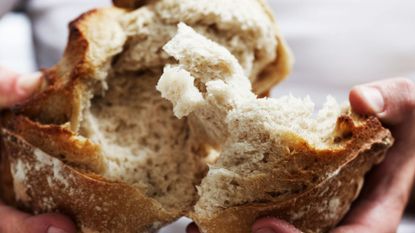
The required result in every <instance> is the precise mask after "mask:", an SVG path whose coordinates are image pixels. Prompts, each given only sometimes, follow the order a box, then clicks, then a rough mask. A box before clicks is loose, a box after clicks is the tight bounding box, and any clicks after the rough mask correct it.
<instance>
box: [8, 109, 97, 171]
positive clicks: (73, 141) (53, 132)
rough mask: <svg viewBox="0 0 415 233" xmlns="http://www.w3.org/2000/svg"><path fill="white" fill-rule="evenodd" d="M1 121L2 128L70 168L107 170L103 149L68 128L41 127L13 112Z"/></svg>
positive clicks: (55, 126)
mask: <svg viewBox="0 0 415 233" xmlns="http://www.w3.org/2000/svg"><path fill="white" fill-rule="evenodd" d="M1 122H2V123H1V125H2V127H3V128H5V129H7V130H8V131H10V132H12V133H14V134H16V135H19V136H20V137H22V138H24V139H25V140H26V141H27V142H29V143H30V144H31V145H33V146H35V147H37V148H42V150H43V151H45V152H46V153H48V154H49V155H51V156H55V157H56V158H58V159H60V160H62V161H63V162H65V163H67V164H69V165H72V166H75V167H78V168H83V169H87V170H90V171H93V172H97V173H100V172H103V171H104V169H105V168H104V161H103V158H102V152H101V148H100V147H99V146H98V145H97V144H95V143H93V142H91V141H90V140H89V139H86V138H83V137H81V136H77V135H75V134H74V133H73V132H72V131H70V130H68V129H65V128H63V127H61V126H57V125H42V124H39V123H36V122H33V121H31V120H29V119H28V118H27V117H24V116H21V115H14V114H11V113H5V114H4V116H3V117H2V119H1ZM52 142H53V143H52Z"/></svg>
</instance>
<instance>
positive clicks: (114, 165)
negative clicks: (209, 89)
mask: <svg viewBox="0 0 415 233" xmlns="http://www.w3.org/2000/svg"><path fill="white" fill-rule="evenodd" d="M140 6H141V7H139V8H138V9H135V10H126V9H121V8H116V7H110V8H106V9H98V10H93V11H90V12H87V13H85V14H83V15H82V16H80V17H79V18H78V19H76V20H75V21H73V22H72V23H71V24H70V26H69V29H70V36H69V41H68V45H67V47H66V50H65V53H64V56H63V57H62V59H61V60H60V61H59V62H58V64H56V65H55V66H54V67H51V68H49V69H47V70H45V71H44V73H43V80H44V83H43V84H42V88H41V90H40V91H39V93H37V94H35V95H34V96H33V98H32V99H30V100H29V101H27V102H26V103H23V104H21V105H20V106H16V107H14V108H13V109H9V110H5V111H3V112H2V113H1V116H0V122H1V123H0V124H1V166H0V167H1V169H2V173H1V174H2V176H1V182H2V185H1V187H2V190H1V191H2V192H1V194H2V197H3V200H5V201H6V202H7V203H9V204H11V205H16V206H18V207H20V208H22V209H25V210H28V211H31V212H33V213H44V212H61V213H63V214H66V215H68V216H70V217H71V218H73V219H74V221H75V222H76V224H77V226H78V228H79V231H80V232H85V233H87V232H103V233H105V232H119V233H122V232H151V231H154V230H156V229H158V228H160V227H161V226H163V225H164V224H166V223H169V222H171V221H174V220H175V219H177V218H179V217H180V216H183V215H186V214H187V213H189V212H190V211H191V210H192V209H193V205H194V203H195V202H196V200H197V191H196V188H195V186H196V185H198V184H199V183H200V181H201V179H202V177H203V176H204V175H205V174H206V172H207V165H206V162H205V160H206V159H207V157H208V154H209V153H210V151H211V148H212V147H214V145H213V144H210V143H208V142H205V141H202V137H201V136H200V137H199V136H196V135H199V134H200V135H204V134H205V132H204V131H203V128H200V127H199V125H198V123H197V122H194V121H193V120H190V119H177V118H176V117H175V116H174V114H173V110H172V109H171V104H170V103H169V102H168V101H167V100H164V99H163V98H162V97H161V96H160V94H159V93H158V92H157V91H156V89H155V86H156V84H157V81H158V79H159V77H160V76H161V74H162V69H163V67H164V65H165V64H168V63H170V62H174V60H173V59H171V58H170V57H169V55H168V54H167V53H165V52H164V51H163V50H162V47H163V45H164V44H165V43H166V42H167V41H169V40H170V39H171V38H172V37H173V36H174V34H175V33H176V31H177V24H178V23H179V22H185V23H187V24H188V25H190V26H192V27H193V28H194V29H195V30H197V31H198V32H199V33H201V34H203V35H204V36H206V37H208V38H210V39H212V40H214V41H216V42H217V43H220V44H222V45H223V46H225V47H226V48H227V49H229V51H231V52H232V53H233V54H234V55H235V56H236V57H237V59H238V62H239V63H241V64H242V67H243V72H244V75H246V76H249V77H250V80H251V81H252V83H253V86H255V88H256V89H255V91H256V92H257V93H258V94H260V93H266V92H267V91H268V90H269V88H270V87H271V86H272V85H273V84H274V83H276V82H278V81H279V80H281V79H283V78H284V77H285V76H286V75H287V73H288V71H289V69H290V65H291V59H290V56H289V52H288V50H287V48H286V47H285V44H284V40H283V39H282V37H281V36H280V34H279V32H278V29H277V27H276V23H275V20H274V17H273V16H272V14H271V13H270V11H269V9H268V8H267V6H266V5H265V4H264V2H263V1H261V0H243V1H232V0H226V1H223V0H213V1H212V0H209V1H198V2H196V1H193V0H159V1H148V2H146V3H145V4H144V2H142V4H140Z"/></svg>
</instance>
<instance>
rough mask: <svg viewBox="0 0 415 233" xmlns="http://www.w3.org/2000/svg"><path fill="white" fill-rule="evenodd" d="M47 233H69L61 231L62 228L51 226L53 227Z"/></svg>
mask: <svg viewBox="0 0 415 233" xmlns="http://www.w3.org/2000/svg"><path fill="white" fill-rule="evenodd" d="M47 233H67V232H66V231H64V230H62V229H60V228H57V227H54V226H51V227H49V228H48V232H47Z"/></svg>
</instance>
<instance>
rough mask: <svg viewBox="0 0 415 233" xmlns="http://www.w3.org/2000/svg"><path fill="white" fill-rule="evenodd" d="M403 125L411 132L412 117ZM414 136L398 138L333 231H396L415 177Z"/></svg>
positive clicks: (412, 126)
mask: <svg viewBox="0 0 415 233" xmlns="http://www.w3.org/2000/svg"><path fill="white" fill-rule="evenodd" d="M405 127H407V130H410V131H411V130H412V132H413V129H415V117H414V118H413V120H410V121H408V124H406V125H405ZM413 140H415V136H414V134H413V133H412V134H408V135H407V141H405V140H402V141H397V144H396V145H395V146H394V147H393V148H392V149H391V150H390V152H388V156H387V157H386V159H385V161H383V163H381V164H380V165H379V166H378V167H377V168H375V169H374V170H373V171H372V172H371V173H370V174H369V175H368V177H367V180H366V182H367V184H366V185H365V186H364V188H363V190H362V195H361V197H359V199H358V200H357V202H356V203H355V204H354V205H353V207H352V209H351V211H350V212H349V213H348V215H347V217H346V218H345V220H344V221H343V223H342V226H341V227H339V228H338V229H336V230H335V231H334V232H335V233H344V232H379V233H382V232H385V233H386V232H388V233H389V232H396V229H397V227H398V225H399V223H400V221H401V218H402V214H403V212H404V209H405V206H406V205H407V202H408V199H409V195H410V193H411V187H412V185H413V182H414V179H415V146H413V144H412V143H410V142H411V141H412V142H413ZM385 217H387V219H385ZM358 229H360V230H358ZM364 229H366V230H364Z"/></svg>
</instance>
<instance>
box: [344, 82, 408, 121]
mask: <svg viewBox="0 0 415 233" xmlns="http://www.w3.org/2000/svg"><path fill="white" fill-rule="evenodd" d="M349 100H350V104H351V106H352V108H353V110H354V111H356V112H358V113H361V114H374V115H376V116H377V117H379V118H380V119H381V120H382V121H383V122H385V123H389V124H398V123H400V122H402V121H403V120H404V119H405V118H406V117H407V116H409V115H410V113H412V112H413V111H414V110H415V84H414V83H413V82H412V81H411V80H409V79H405V78H395V79H388V80H382V81H377V82H373V83H368V84H363V85H359V86H356V87H354V88H353V89H352V90H351V91H350V95H349Z"/></svg>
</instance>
